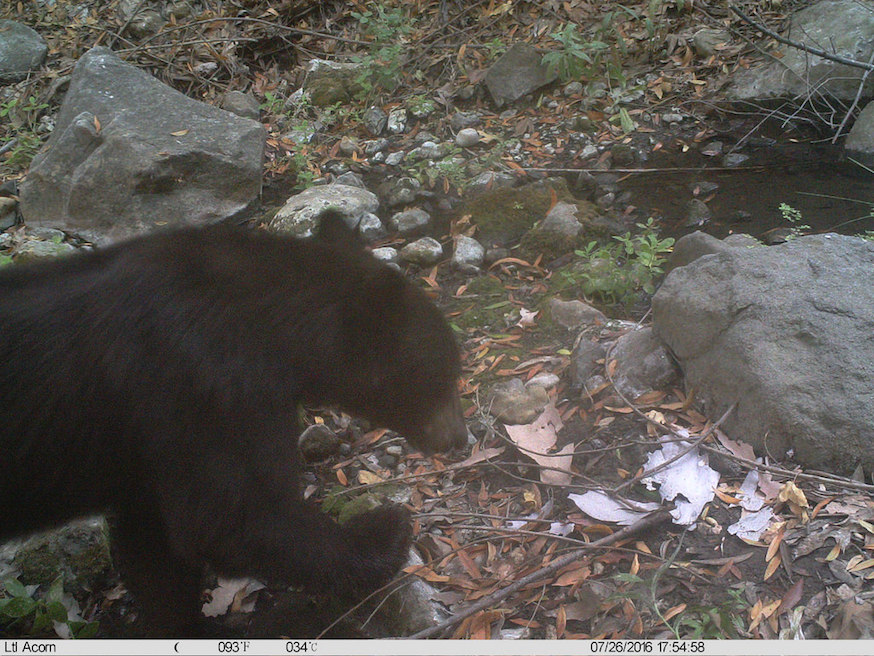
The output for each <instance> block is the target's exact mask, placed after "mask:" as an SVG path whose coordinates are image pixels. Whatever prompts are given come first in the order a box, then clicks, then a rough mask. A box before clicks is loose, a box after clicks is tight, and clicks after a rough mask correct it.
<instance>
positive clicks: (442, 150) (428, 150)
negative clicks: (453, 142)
mask: <svg viewBox="0 0 874 656" xmlns="http://www.w3.org/2000/svg"><path fill="white" fill-rule="evenodd" d="M444 155H446V146H444V145H443V144H438V143H434V142H433V141H425V142H423V143H422V144H421V145H419V146H416V147H415V148H413V149H412V150H411V151H410V152H408V153H407V159H408V160H409V161H411V162H420V161H422V160H423V159H440V158H442V157H443V156H444Z"/></svg>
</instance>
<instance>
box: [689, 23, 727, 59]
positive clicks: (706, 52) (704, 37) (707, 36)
mask: <svg viewBox="0 0 874 656" xmlns="http://www.w3.org/2000/svg"><path fill="white" fill-rule="evenodd" d="M729 41H731V34H729V33H728V32H727V31H726V30H715V29H710V28H704V29H703V30H698V31H697V32H695V34H694V35H693V36H692V48H693V49H694V50H695V54H697V55H698V56H699V57H701V58H707V57H711V56H713V55H714V54H716V52H717V51H718V50H719V47H720V46H721V45H723V44H726V43H728V42H729Z"/></svg>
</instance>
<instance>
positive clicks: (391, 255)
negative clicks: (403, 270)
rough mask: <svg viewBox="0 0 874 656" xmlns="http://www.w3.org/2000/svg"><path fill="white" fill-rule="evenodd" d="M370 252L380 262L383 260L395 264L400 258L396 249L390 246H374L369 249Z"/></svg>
mask: <svg viewBox="0 0 874 656" xmlns="http://www.w3.org/2000/svg"><path fill="white" fill-rule="evenodd" d="M370 254H371V255H373V257H375V258H376V259H377V260H379V261H380V262H385V263H386V264H397V263H398V261H399V260H400V257H399V255H398V251H397V249H396V248H392V247H391V246H382V247H381V248H374V249H373V250H372V251H370Z"/></svg>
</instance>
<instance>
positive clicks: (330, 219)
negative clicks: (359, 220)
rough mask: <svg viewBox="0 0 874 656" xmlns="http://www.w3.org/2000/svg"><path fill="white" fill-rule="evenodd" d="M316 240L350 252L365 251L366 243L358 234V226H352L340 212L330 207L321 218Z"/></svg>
mask: <svg viewBox="0 0 874 656" xmlns="http://www.w3.org/2000/svg"><path fill="white" fill-rule="evenodd" d="M318 221H319V226H318V228H317V229H316V235H315V240H316V241H318V242H321V243H323V244H328V245H330V246H335V247H337V248H340V249H343V250H349V251H363V250H364V241H363V240H362V239H361V234H360V233H359V232H358V225H357V224H356V225H355V226H354V227H352V226H350V225H349V223H348V220H347V219H346V217H345V216H344V215H343V213H342V212H340V210H337V209H334V208H332V207H329V208H328V209H326V210H325V211H324V212H322V213H321V214H320V215H319V217H318Z"/></svg>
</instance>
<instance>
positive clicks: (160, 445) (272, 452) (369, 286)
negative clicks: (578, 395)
mask: <svg viewBox="0 0 874 656" xmlns="http://www.w3.org/2000/svg"><path fill="white" fill-rule="evenodd" d="M339 221H341V219H339V218H338V217H336V216H329V217H327V218H326V221H325V224H324V225H325V226H326V228H325V230H324V231H323V238H322V239H316V240H313V241H307V242H302V241H298V240H293V239H286V238H281V237H278V236H273V235H267V234H259V233H256V232H253V231H247V230H243V229H234V228H228V227H212V228H207V229H199V230H184V231H179V232H170V233H163V234H155V235H152V236H148V237H145V238H142V239H138V240H134V241H131V242H129V243H127V244H121V245H118V246H114V247H110V248H106V249H104V250H98V251H95V252H91V253H85V254H80V255H75V256H71V257H68V258H65V259H62V260H58V261H54V262H51V263H48V264H41V265H37V266H20V267H19V266H12V267H8V268H7V269H5V270H3V271H2V272H0V412H2V421H0V462H2V463H3V472H2V475H0V500H2V501H0V538H3V539H5V538H9V537H12V536H15V535H21V534H27V533H30V532H33V531H37V530H39V529H43V528H46V527H50V526H52V525H56V524H58V523H61V522H64V521H66V520H69V519H71V518H74V517H77V516H81V515H85V514H89V513H96V512H106V513H109V515H110V517H111V518H112V528H113V535H112V537H113V542H114V545H113V546H114V550H115V553H116V554H117V556H118V564H119V566H120V570H121V571H122V573H123V576H124V577H125V582H126V584H127V585H128V587H129V588H130V590H131V591H132V592H133V593H134V595H135V596H136V597H137V599H138V600H139V601H140V603H141V604H142V605H143V608H144V611H145V612H146V616H147V617H148V619H149V622H150V626H151V627H152V628H153V632H154V633H157V634H162V635H180V634H184V633H189V632H191V631H192V630H193V627H194V625H195V624H196V621H197V617H198V603H199V602H198V596H199V592H200V586H199V581H200V576H201V574H202V571H203V568H204V566H205V565H207V564H209V565H210V566H211V567H212V568H213V569H214V570H216V571H218V572H220V573H223V574H226V575H232V576H235V575H251V576H255V577H261V578H263V579H267V580H269V581H275V582H282V583H289V584H299V585H304V586H306V587H308V588H309V589H312V590H328V589H331V590H335V591H337V592H339V593H356V592H361V591H369V590H370V589H372V588H374V587H376V586H378V585H380V584H382V583H384V582H385V581H386V580H388V579H389V578H390V577H391V576H392V575H393V574H394V573H395V572H396V571H397V569H398V568H399V567H400V566H401V565H402V563H403V560H404V558H405V556H406V552H407V549H408V545H409V541H410V528H409V521H408V516H407V514H406V512H405V511H404V510H403V509H401V508H398V507H393V506H388V507H384V508H380V509H377V510H374V511H372V512H370V513H367V514H366V515H363V516H359V517H358V518H357V519H356V520H353V521H352V522H350V523H349V525H347V526H344V527H340V526H339V525H338V524H336V523H335V522H334V521H333V520H332V519H330V518H329V517H327V516H326V515H324V514H322V513H321V512H319V511H318V509H317V508H316V507H315V506H313V505H311V504H310V503H308V502H305V501H304V500H303V499H302V497H301V494H300V490H299V480H298V478H299V477H298V466H299V456H298V453H297V444H296V442H297V440H296V438H297V436H298V434H299V432H300V426H299V422H298V419H297V416H298V406H299V404H300V403H301V402H305V403H310V404H318V405H322V404H336V405H338V406H340V407H342V408H344V409H346V410H348V411H350V412H352V413H354V414H358V415H361V416H363V417H365V418H368V419H370V420H371V421H373V422H376V423H379V424H381V425H384V426H387V427H389V428H393V429H395V430H397V431H399V432H400V433H402V434H403V435H404V436H405V437H407V438H408V439H409V440H410V441H411V442H412V443H413V444H415V445H417V446H419V447H421V448H423V449H424V450H427V451H431V450H440V449H446V448H449V447H452V446H459V445H461V444H462V443H463V441H464V436H465V429H464V424H463V419H462V416H461V412H460V407H459V401H458V395H457V391H456V388H455V384H456V378H457V375H458V373H459V356H458V350H457V346H456V344H455V342H454V340H453V336H452V334H451V331H450V329H449V327H448V326H447V324H446V322H445V320H444V319H443V317H442V316H441V315H440V313H439V311H438V310H437V308H436V307H435V306H434V305H433V304H432V303H431V302H430V301H429V300H428V299H427V297H426V296H425V295H424V293H423V292H422V291H421V290H419V289H417V288H415V287H414V286H413V285H411V284H410V283H408V282H407V281H406V280H404V278H403V277H402V276H401V275H399V274H397V273H396V272H394V271H391V270H390V269H388V268H387V267H385V266H383V265H381V264H379V263H377V262H376V261H375V260H374V259H373V258H372V257H371V256H370V255H369V254H367V253H365V252H363V251H362V250H360V249H358V248H356V247H354V246H352V245H350V244H348V243H344V240H343V239H342V234H343V231H342V227H339V228H338V226H340V224H339V223H338V222H339ZM338 235H340V236H341V238H339V242H340V243H337V241H338ZM329 237H330V238H329ZM347 241H348V240H347Z"/></svg>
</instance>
